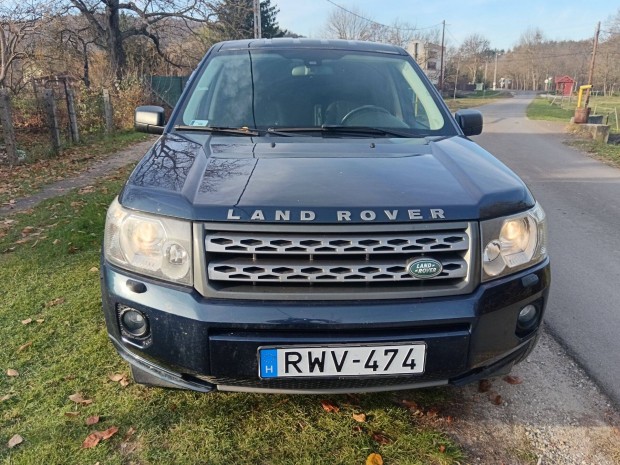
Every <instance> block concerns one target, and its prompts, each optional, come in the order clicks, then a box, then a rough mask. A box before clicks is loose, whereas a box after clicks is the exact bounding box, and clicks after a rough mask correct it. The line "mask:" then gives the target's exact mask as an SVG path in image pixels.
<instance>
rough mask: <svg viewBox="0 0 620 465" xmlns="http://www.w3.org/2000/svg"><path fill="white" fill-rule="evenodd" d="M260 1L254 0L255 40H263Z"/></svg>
mask: <svg viewBox="0 0 620 465" xmlns="http://www.w3.org/2000/svg"><path fill="white" fill-rule="evenodd" d="M261 30H262V28H261V24H260V0H254V38H255V39H260V38H261Z"/></svg>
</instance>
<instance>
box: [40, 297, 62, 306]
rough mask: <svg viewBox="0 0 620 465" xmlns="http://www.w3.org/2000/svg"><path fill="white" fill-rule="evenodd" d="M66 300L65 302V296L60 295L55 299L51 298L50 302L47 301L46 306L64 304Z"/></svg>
mask: <svg viewBox="0 0 620 465" xmlns="http://www.w3.org/2000/svg"><path fill="white" fill-rule="evenodd" d="M64 302H65V298H64V297H58V298H56V299H54V300H50V301H49V302H47V303H46V304H45V306H46V307H54V306H56V305H60V304H62V303H64Z"/></svg>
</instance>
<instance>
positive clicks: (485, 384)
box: [478, 379, 493, 392]
mask: <svg viewBox="0 0 620 465" xmlns="http://www.w3.org/2000/svg"><path fill="white" fill-rule="evenodd" d="M492 386H493V384H491V381H489V380H488V379H481V380H480V382H479V383H478V392H488V391H489V390H490V389H491V387H492Z"/></svg>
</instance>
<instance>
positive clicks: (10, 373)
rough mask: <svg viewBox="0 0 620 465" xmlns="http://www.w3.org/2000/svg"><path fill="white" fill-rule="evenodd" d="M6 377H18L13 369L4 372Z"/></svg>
mask: <svg viewBox="0 0 620 465" xmlns="http://www.w3.org/2000/svg"><path fill="white" fill-rule="evenodd" d="M6 375H7V376H12V377H15V376H19V373H18V372H17V370H14V369H13V368H9V369H8V370H6Z"/></svg>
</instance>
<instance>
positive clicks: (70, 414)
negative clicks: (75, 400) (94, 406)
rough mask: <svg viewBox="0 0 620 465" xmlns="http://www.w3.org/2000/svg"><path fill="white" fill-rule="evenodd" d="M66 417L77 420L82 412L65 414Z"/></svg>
mask: <svg viewBox="0 0 620 465" xmlns="http://www.w3.org/2000/svg"><path fill="white" fill-rule="evenodd" d="M65 416H66V417H69V418H75V417H78V416H80V412H65Z"/></svg>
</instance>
